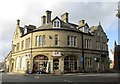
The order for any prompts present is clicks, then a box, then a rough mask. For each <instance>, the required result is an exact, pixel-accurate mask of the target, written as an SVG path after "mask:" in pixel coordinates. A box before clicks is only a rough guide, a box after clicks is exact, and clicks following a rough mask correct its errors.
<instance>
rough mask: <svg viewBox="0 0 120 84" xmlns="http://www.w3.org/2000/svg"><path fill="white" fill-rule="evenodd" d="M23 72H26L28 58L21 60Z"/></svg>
mask: <svg viewBox="0 0 120 84" xmlns="http://www.w3.org/2000/svg"><path fill="white" fill-rule="evenodd" d="M21 70H26V57H23V58H22V60H21Z"/></svg>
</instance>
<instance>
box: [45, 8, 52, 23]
mask: <svg viewBox="0 0 120 84" xmlns="http://www.w3.org/2000/svg"><path fill="white" fill-rule="evenodd" d="M51 13H52V11H49V10H47V11H46V19H47V20H46V21H47V23H49V22H51Z"/></svg>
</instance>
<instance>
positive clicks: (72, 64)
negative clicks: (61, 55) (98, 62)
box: [64, 56, 77, 71]
mask: <svg viewBox="0 0 120 84" xmlns="http://www.w3.org/2000/svg"><path fill="white" fill-rule="evenodd" d="M64 70H67V71H75V70H77V57H76V56H66V57H65V59H64Z"/></svg>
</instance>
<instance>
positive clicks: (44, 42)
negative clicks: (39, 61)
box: [43, 35, 46, 46]
mask: <svg viewBox="0 0 120 84" xmlns="http://www.w3.org/2000/svg"><path fill="white" fill-rule="evenodd" d="M45 44H46V41H45V35H43V46H44V45H45Z"/></svg>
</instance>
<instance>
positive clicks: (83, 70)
mask: <svg viewBox="0 0 120 84" xmlns="http://www.w3.org/2000/svg"><path fill="white" fill-rule="evenodd" d="M82 58H83V62H82V72H85V69H84V42H83V32H82Z"/></svg>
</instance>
